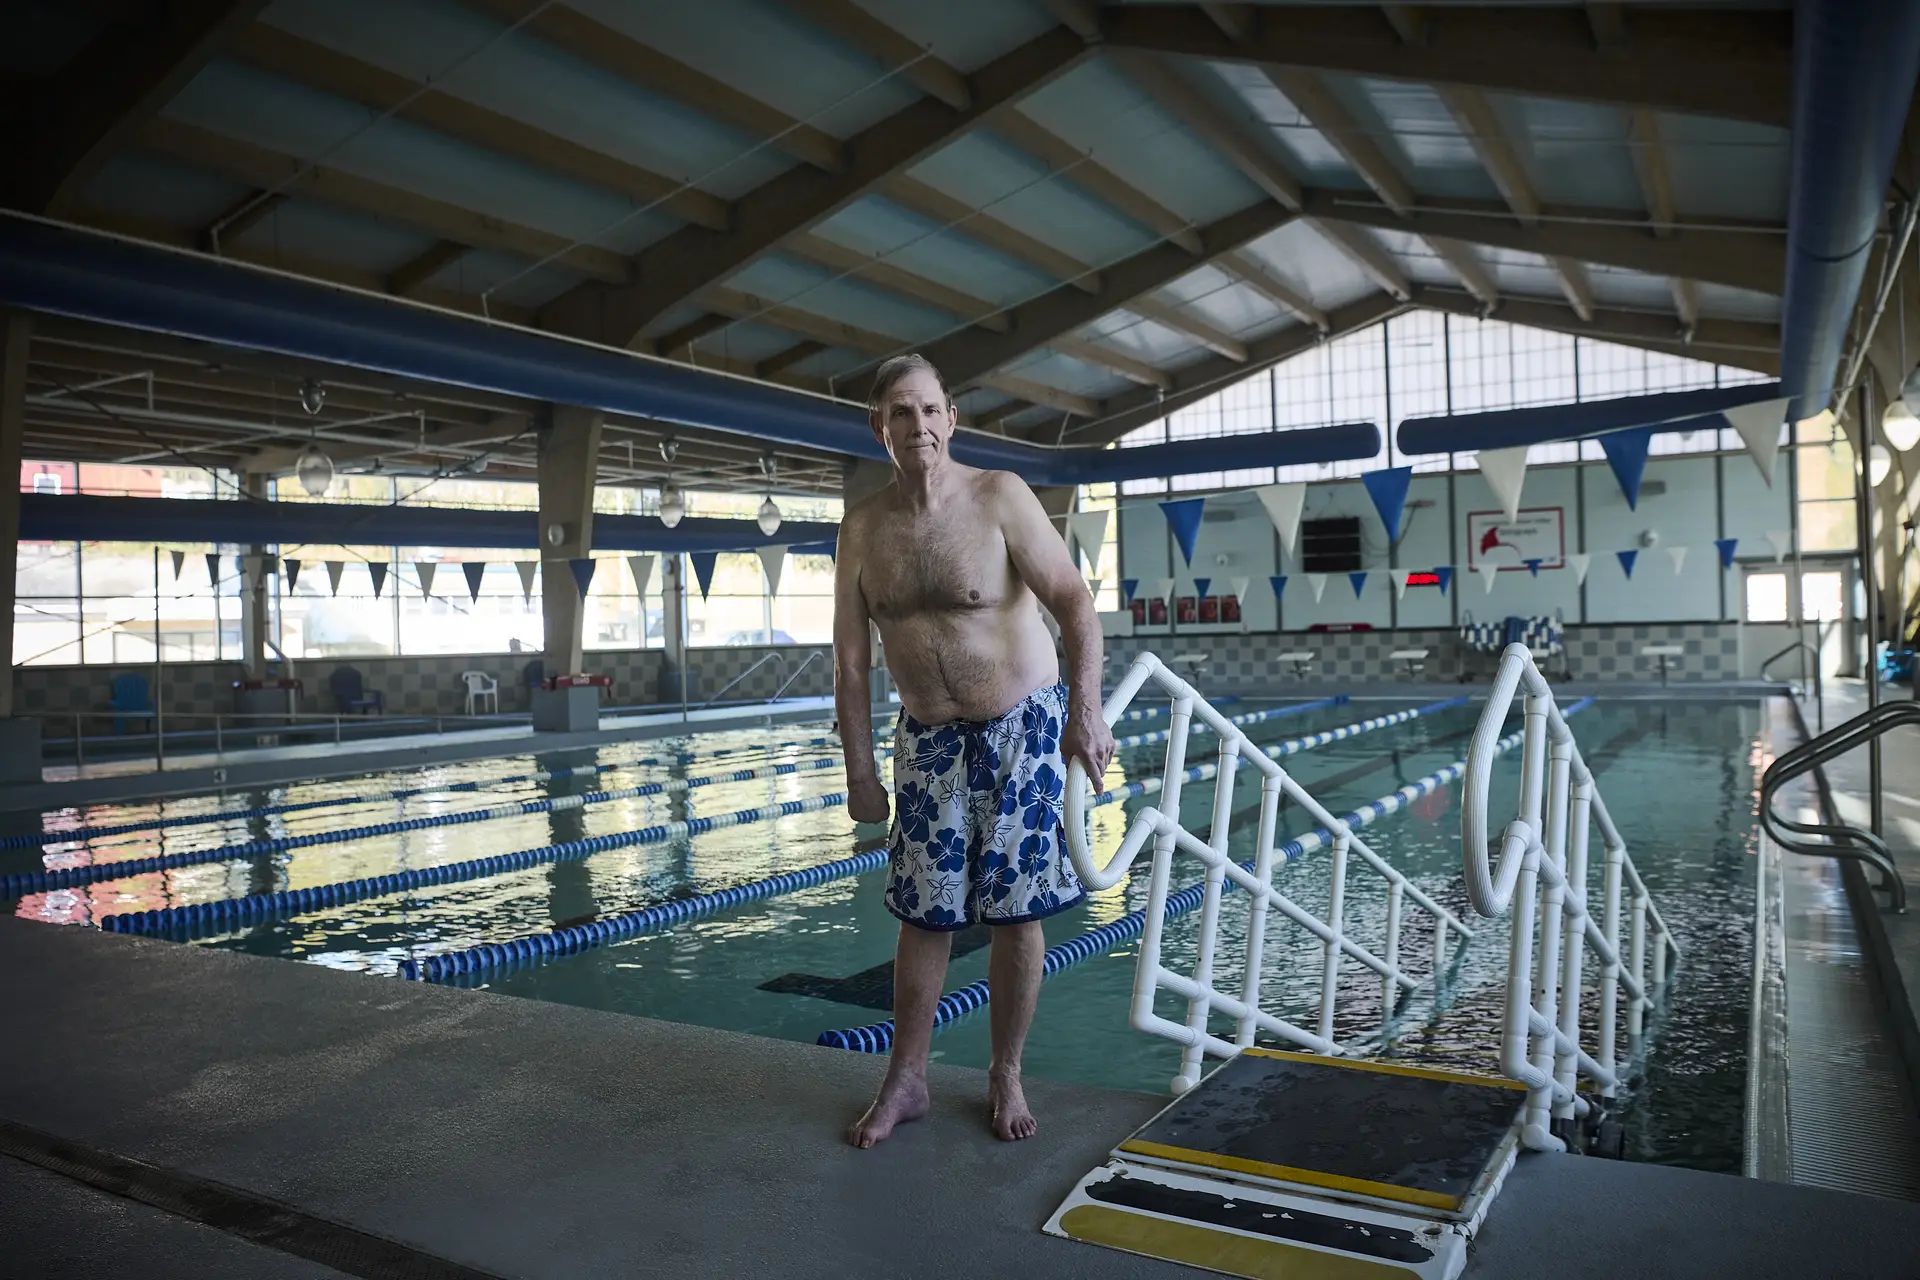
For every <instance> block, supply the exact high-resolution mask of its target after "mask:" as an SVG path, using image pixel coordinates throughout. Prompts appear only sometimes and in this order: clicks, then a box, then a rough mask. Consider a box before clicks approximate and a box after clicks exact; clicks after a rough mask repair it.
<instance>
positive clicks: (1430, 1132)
mask: <svg viewBox="0 0 1920 1280" xmlns="http://www.w3.org/2000/svg"><path fill="white" fill-rule="evenodd" d="M1525 1096H1526V1089H1525V1086H1523V1085H1520V1084H1518V1083H1517V1082H1515V1081H1510V1080H1500V1079H1493V1078H1489V1077H1482V1076H1469V1075H1464V1074H1461V1073H1458V1072H1450V1071H1435V1070H1429V1069H1427V1068H1424V1067H1408V1066H1401V1065H1398V1064H1393V1063H1373V1062H1359V1061H1354V1060H1349V1059H1341V1058H1324V1057H1318V1056H1316V1055H1312V1054H1299V1053H1287V1052H1283V1051H1280V1050H1274V1049H1246V1050H1243V1051H1242V1052H1241V1053H1240V1054H1239V1056H1237V1057H1235V1058H1233V1059H1231V1060H1229V1061H1228V1062H1227V1063H1226V1065H1225V1066H1222V1067H1221V1068H1220V1069H1219V1070H1217V1071H1215V1072H1214V1073H1213V1074H1212V1075H1210V1076H1208V1077H1207V1078H1206V1079H1205V1080H1203V1081H1201V1083H1200V1084H1199V1085H1198V1086H1197V1087H1196V1088H1195V1089H1193V1090H1192V1091H1191V1092H1189V1093H1187V1094H1186V1095H1185V1096H1183V1097H1181V1098H1180V1099H1178V1100H1177V1101H1175V1102H1174V1103H1173V1105H1171V1106H1169V1107H1168V1108H1167V1109H1166V1110H1165V1111H1162V1112H1161V1113H1160V1114H1159V1115H1158V1116H1155V1117H1154V1118H1153V1119H1152V1120H1150V1121H1148V1122H1147V1124H1146V1125H1145V1126H1144V1127H1142V1128H1141V1129H1140V1130H1139V1131H1138V1132H1136V1133H1135V1134H1134V1135H1133V1136H1132V1137H1131V1138H1129V1139H1127V1140H1126V1141H1125V1142H1123V1143H1121V1144H1120V1146H1119V1148H1118V1150H1117V1152H1116V1154H1118V1155H1121V1156H1127V1155H1132V1156H1136V1157H1142V1158H1146V1159H1151V1160H1158V1161H1168V1162H1172V1163H1175V1164H1181V1165H1189V1166H1198V1167H1200V1168H1206V1169H1217V1170H1221V1171H1223V1172H1227V1173H1240V1174H1248V1175H1251V1176H1255V1177H1260V1178H1269V1179H1273V1180H1275V1181H1279V1182H1286V1183H1294V1184H1298V1185H1302V1186H1308V1187H1320V1188H1325V1189H1327V1190H1330V1191H1338V1192H1346V1193H1349V1194H1354V1195H1363V1196H1371V1197H1375V1198H1378V1199H1382V1200H1391V1201H1397V1202H1400V1203H1403V1204H1412V1205H1420V1206H1423V1207H1426V1208H1430V1209H1440V1210H1448V1211H1453V1210H1458V1209H1460V1208H1461V1207H1462V1206H1463V1205H1464V1204H1465V1203H1466V1201H1467V1198H1468V1196H1469V1194H1470V1193H1471V1192H1472V1190H1473V1187H1474V1185H1475V1183H1476V1181H1477V1180H1479V1179H1480V1178H1481V1176H1482V1175H1483V1174H1484V1173H1485V1172H1486V1170H1487V1169H1488V1168H1489V1167H1490V1166H1491V1165H1492V1164H1493V1163H1494V1161H1496V1160H1497V1159H1499V1158H1500V1156H1501V1152H1502V1144H1503V1143H1504V1142H1505V1140H1506V1138H1507V1136H1508V1134H1509V1133H1510V1131H1511V1130H1512V1128H1513V1124H1514V1120H1515V1117H1516V1116H1517V1114H1518V1112H1519V1110H1520V1107H1521V1105H1522V1103H1523V1102H1524V1101H1525Z"/></svg>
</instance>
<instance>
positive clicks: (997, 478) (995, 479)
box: [973, 470, 1033, 499]
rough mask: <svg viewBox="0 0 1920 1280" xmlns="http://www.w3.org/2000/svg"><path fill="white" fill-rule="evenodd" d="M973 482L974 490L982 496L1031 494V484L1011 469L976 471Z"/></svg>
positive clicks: (1000, 496)
mask: <svg viewBox="0 0 1920 1280" xmlns="http://www.w3.org/2000/svg"><path fill="white" fill-rule="evenodd" d="M973 484H974V491H975V492H976V493H977V494H979V495H980V496H981V497H982V498H992V499H999V498H1007V497H1019V496H1021V495H1025V496H1027V497H1032V496H1033V486H1032V485H1029V484H1028V483H1027V482H1026V481H1025V480H1022V479H1021V478H1020V477H1019V476H1018V475H1017V474H1015V473H1014V472H1012V471H986V470H981V471H976V472H974V474H973Z"/></svg>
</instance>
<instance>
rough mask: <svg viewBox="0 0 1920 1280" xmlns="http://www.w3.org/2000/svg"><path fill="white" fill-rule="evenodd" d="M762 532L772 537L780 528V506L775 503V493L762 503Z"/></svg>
mask: <svg viewBox="0 0 1920 1280" xmlns="http://www.w3.org/2000/svg"><path fill="white" fill-rule="evenodd" d="M759 519H760V532H762V533H764V534H766V535H767V536H768V537H769V538H771V537H772V536H773V535H774V534H775V533H776V532H778V531H779V528H780V508H779V506H777V505H776V504H775V503H774V500H773V495H772V494H768V495H767V500H766V501H765V502H763V503H761V504H760V516H759Z"/></svg>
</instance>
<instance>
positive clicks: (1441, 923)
mask: <svg viewBox="0 0 1920 1280" xmlns="http://www.w3.org/2000/svg"><path fill="white" fill-rule="evenodd" d="M1149 683H1152V684H1153V685H1155V686H1157V688H1158V689H1159V690H1160V691H1161V692H1163V693H1165V694H1167V695H1168V696H1169V697H1170V698H1171V699H1172V713H1171V716H1170V717H1169V720H1168V725H1167V735H1168V737H1167V758H1166V767H1165V770H1164V776H1165V782H1164V783H1163V785H1162V787H1161V789H1160V794H1159V799H1158V801H1157V803H1156V804H1154V805H1152V806H1151V807H1148V808H1143V809H1141V810H1140V811H1139V812H1137V813H1136V814H1135V815H1134V817H1133V821H1132V823H1131V824H1130V825H1129V826H1128V828H1127V833H1126V835H1125V837H1124V838H1123V839H1122V840H1121V842H1120V846H1119V848H1118V849H1117V850H1116V851H1115V852H1114V854H1113V856H1112V857H1111V858H1109V859H1108V860H1107V861H1106V862H1105V863H1104V864H1103V865H1096V864H1095V863H1094V860H1093V854H1092V849H1091V842H1090V840H1089V838H1088V835H1087V809H1088V808H1089V807H1090V806H1089V804H1088V799H1087V777H1086V770H1085V768H1084V767H1083V766H1082V765H1081V764H1079V763H1078V762H1077V761H1076V762H1074V763H1073V764H1072V765H1070V766H1069V768H1068V775H1067V788H1066V813H1065V817H1064V823H1063V825H1064V826H1065V828H1066V838H1067V849H1068V854H1069V856H1070V857H1071V858H1072V859H1073V866H1074V870H1075V871H1076V872H1078V874H1079V876H1080V879H1081V881H1082V882H1083V883H1084V884H1085V885H1086V887H1087V888H1088V889H1089V890H1092V891H1096V892H1097V891H1099V890H1102V889H1107V888H1111V887H1112V886H1113V885H1116V884H1118V883H1119V882H1120V880H1121V879H1122V878H1123V877H1124V876H1125V875H1126V874H1127V871H1128V869H1129V868H1130V867H1131V866H1132V865H1133V862H1134V860H1135V858H1136V857H1138V855H1139V854H1140V852H1141V850H1142V849H1144V848H1145V847H1146V846H1147V843H1148V841H1150V840H1151V841H1152V844H1153V853H1152V857H1153V863H1152V868H1151V882H1150V889H1149V892H1148V900H1147V905H1146V908H1145V911H1144V915H1145V924H1144V928H1143V931H1142V933H1141V938H1140V958H1139V964H1138V968H1137V970H1136V976H1135V979H1134V989H1133V1004H1132V1012H1131V1018H1130V1021H1131V1022H1132V1025H1133V1026H1134V1027H1135V1028H1136V1029H1137V1030H1140V1031H1144V1032H1146V1033H1148V1034H1149V1035H1156V1036H1162V1037H1164V1038H1166V1039H1169V1040H1172V1041H1174V1042H1175V1043H1177V1044H1179V1045H1181V1046H1182V1050H1183V1052H1182V1055H1181V1062H1180V1071H1179V1074H1178V1075H1176V1076H1175V1077H1174V1079H1173V1081H1172V1085H1173V1089H1174V1092H1176V1093H1180V1092H1184V1091H1186V1090H1187V1089H1190V1088H1192V1087H1193V1086H1194V1085H1195V1084H1197V1083H1199V1080H1200V1066H1201V1063H1202V1061H1203V1059H1204V1058H1205V1056H1206V1055H1208V1054H1212V1055H1213V1056H1215V1057H1222V1058H1230V1057H1233V1056H1234V1055H1235V1054H1237V1053H1239V1052H1240V1050H1241V1049H1244V1048H1246V1047H1248V1046H1249V1045H1251V1044H1253V1042H1254V1037H1255V1035H1256V1034H1258V1033H1259V1032H1263V1031H1264V1032H1266V1033H1267V1034H1268V1035H1271V1036H1275V1037H1277V1038H1279V1039H1281V1040H1284V1041H1286V1042H1288V1043H1291V1044H1295V1045H1299V1046H1301V1047H1303V1048H1307V1049H1311V1050H1313V1051H1315V1052H1318V1053H1327V1054H1338V1053H1341V1052H1343V1049H1342V1046H1341V1045H1339V1044H1337V1043H1335V1041H1334V1039H1333V1035H1334V1005H1335V1001H1336V999H1337V998H1338V994H1339V988H1340V968H1341V964H1342V962H1343V960H1345V959H1348V958H1351V959H1352V960H1354V961H1357V962H1358V963H1359V964H1361V965H1363V966H1364V967H1366V968H1367V969H1370V970H1372V971H1373V972H1374V973H1375V974H1376V975H1378V976H1379V978H1380V981H1381V991H1382V1001H1383V1011H1382V1019H1383V1022H1384V1023H1388V1024H1390V1023H1391V1021H1392V1019H1393V1016H1394V1013H1395V1009H1396V1006H1397V1005H1398V1003H1399V1000H1400V998H1402V997H1403V996H1404V995H1405V994H1406V993H1408V992H1411V991H1413V990H1416V989H1418V988H1420V987H1422V986H1425V985H1427V984H1428V983H1430V982H1437V980H1438V979H1439V977H1440V975H1441V974H1442V973H1443V972H1444V970H1445V967H1446V963H1447V957H1448V954H1449V945H1448V944H1449V939H1450V938H1451V937H1453V936H1455V935H1458V936H1459V937H1460V938H1462V939H1468V938H1471V937H1472V936H1473V930H1472V929H1470V928H1468V927H1467V925H1466V924H1465V923H1464V922H1462V921H1461V920H1460V919H1458V918H1457V917H1456V916H1454V915H1453V913H1452V912H1450V911H1448V910H1447V909H1446V908H1445V907H1443V906H1441V905H1440V904H1439V903H1437V902H1435V901H1434V900H1433V899H1432V898H1430V897H1429V896H1428V895H1427V894H1426V893H1424V892H1422V891H1421V890H1420V889H1419V887H1418V886H1416V885H1414V884H1413V883H1412V882H1411V881H1410V880H1408V879H1407V878H1406V877H1405V876H1403V875H1401V874H1400V873H1399V872H1398V871H1396V870H1394V868H1393V867H1391V866H1389V865H1388V864H1387V862H1386V861H1385V859H1383V858H1382V857H1380V855H1379V854H1378V853H1376V852H1375V851H1374V850H1373V849H1372V848H1371V847H1370V846H1369V845H1368V844H1367V842H1366V841H1364V840H1362V839H1361V838H1360V837H1359V836H1358V835H1357V834H1355V831H1354V828H1353V824H1350V823H1348V822H1347V821H1346V820H1343V819H1341V818H1338V817H1335V816H1334V815H1333V814H1332V813H1330V812H1328V811H1327V809H1326V808H1325V807H1323V806H1322V805H1321V804H1320V802H1319V801H1317V800H1315V799H1314V798H1313V797H1312V796H1311V795H1309V794H1308V793H1307V792H1306V790H1305V789H1304V788H1302V787H1301V786H1300V784H1299V783H1297V782H1295V781H1294V780H1293V778H1292V777H1291V776H1290V775H1289V774H1288V773H1287V771H1286V769H1284V768H1283V767H1281V765H1280V764H1279V762H1278V761H1277V760H1275V759H1273V758H1271V757H1269V756H1268V755H1267V754H1266V753H1265V752H1264V751H1263V750H1262V749H1261V748H1260V747H1258V746H1256V745H1254V744H1253V743H1252V742H1250V741H1248V739H1247V737H1246V734H1245V733H1244V732H1243V731H1242V730H1241V728H1240V726H1239V725H1237V724H1235V723H1234V722H1233V720H1232V719H1230V718H1229V717H1227V716H1224V715H1222V714H1221V713H1220V712H1219V711H1218V710H1217V709H1216V708H1214V707H1213V706H1212V705H1211V704H1210V703H1208V702H1207V701H1206V699H1204V698H1202V697H1201V696H1200V695H1199V693H1197V692H1196V691H1195V690H1194V688H1193V686H1192V685H1190V684H1188V683H1187V682H1186V681H1185V680H1183V679H1181V678H1180V677H1179V676H1177V675H1175V674H1173V672H1171V671H1169V670H1168V669H1167V668H1166V666H1165V665H1164V664H1162V663H1161V661H1160V660H1159V659H1158V658H1156V657H1155V656H1154V655H1152V654H1151V653H1145V654H1141V655H1140V657H1139V658H1138V659H1136V660H1135V662H1134V663H1133V666H1132V667H1131V668H1130V669H1129V670H1128V672H1127V674H1126V676H1125V677H1124V678H1123V679H1122V680H1121V681H1120V685H1119V687H1118V688H1116V689H1115V690H1114V692H1113V694H1112V696H1111V697H1109V698H1108V699H1107V703H1106V706H1105V708H1104V714H1105V716H1106V719H1107V721H1108V723H1113V722H1114V721H1116V720H1118V719H1119V718H1120V716H1121V715H1122V713H1124V712H1125V711H1126V709H1127V706H1128V704H1129V703H1131V702H1132V701H1133V699H1134V698H1135V696H1136V695H1138V694H1139V693H1140V691H1141V690H1142V689H1143V688H1144V687H1145V686H1146V685H1147V684H1149ZM1196 717H1197V718H1198V719H1199V720H1200V722H1201V723H1202V724H1204V725H1205V726H1206V727H1207V728H1209V729H1211V730H1212V731H1213V732H1214V733H1216V734H1218V735H1219V739H1220V741H1219V747H1218V764H1217V765H1216V766H1215V768H1214V770H1213V780H1214V805H1213V820H1212V824H1211V829H1210V831H1209V833H1208V836H1207V838H1206V839H1204V840H1203V839H1201V838H1200V837H1199V836H1196V835H1194V834H1193V833H1192V832H1190V831H1188V830H1187V829H1186V828H1185V827H1184V826H1182V825H1181V822H1180V797H1181V791H1182V786H1181V784H1182V781H1183V779H1184V777H1185V775H1186V774H1187V762H1186V753H1187V738H1188V733H1189V730H1190V729H1191V728H1192V727H1194V726H1193V721H1194V719H1195V718H1196ZM1243 764H1244V765H1246V766H1249V767H1251V768H1253V769H1255V770H1257V771H1258V772H1259V773H1260V775H1261V777H1260V809H1259V813H1260V817H1259V828H1258V837H1257V841H1256V844H1255V854H1254V857H1253V859H1252V860H1251V862H1236V861H1235V860H1234V859H1233V858H1232V856H1231V855H1230V854H1229V853H1228V851H1227V843H1228V837H1229V834H1230V833H1229V831H1228V824H1229V821H1230V819H1231V817H1232V810H1233V804H1232V800H1233V786H1234V779H1235V777H1236V775H1237V774H1238V771H1239V769H1240V768H1241V767H1242V765H1243ZM1282 797H1285V798H1287V799H1289V800H1291V801H1293V802H1294V803H1295V804H1297V805H1299V806H1300V807H1301V808H1302V809H1304V810H1306V812H1307V813H1309V814H1311V815H1312V817H1313V818H1314V819H1315V820H1316V821H1317V822H1319V823H1320V824H1321V826H1322V827H1324V828H1325V829H1326V830H1327V831H1328V832H1329V833H1331V840H1330V844H1331V849H1332V853H1331V856H1330V857H1329V859H1328V862H1327V866H1328V877H1329V894H1328V906H1327V914H1326V918H1325V919H1321V918H1319V917H1317V916H1315V915H1313V914H1312V913H1311V912H1309V911H1307V910H1305V909H1304V908H1302V907H1301V906H1299V905H1298V904H1297V903H1295V902H1294V901H1293V900H1292V899H1291V898H1290V897H1288V896H1287V895H1286V894H1284V893H1282V892H1281V891H1280V890H1279V889H1277V888H1275V887H1274V885H1273V874H1274V871H1275V862H1276V857H1275V848H1274V833H1275V829H1276V827H1277V825H1278V817H1279V809H1280V801H1281V798H1282ZM1176 855H1184V856H1186V857H1189V858H1192V859H1194V860H1195V861H1197V862H1199V863H1200V864H1201V865H1202V866H1203V867H1204V868H1205V873H1206V879H1205V882H1204V885H1205V887H1204V896H1203V898H1202V900H1201V905H1200V924H1199V946H1198V952H1197V958H1196V961H1195V966H1194V970H1193V972H1192V973H1190V974H1184V973H1178V972H1175V971H1174V970H1172V969H1170V968H1168V967H1167V966H1166V965H1165V964H1163V963H1162V962H1161V942H1162V934H1163V931H1164V927H1165V920H1166V908H1167V899H1168V895H1169V892H1170V886H1171V882H1172V875H1173V864H1174V859H1175V856H1176ZM1356 858H1357V859H1358V861H1360V862H1361V863H1363V864H1364V865H1365V866H1366V867H1368V868H1369V869H1371V870H1372V871H1373V872H1374V873H1376V874H1377V875H1379V876H1381V877H1382V878H1384V879H1385V880H1386V881H1387V884H1388V904H1387V921H1386V930H1385V934H1386V936H1385V940H1384V943H1383V945H1382V946H1381V948H1380V953H1379V954H1376V953H1375V952H1374V951H1371V950H1369V949H1367V948H1366V947H1364V946H1362V945H1361V944H1360V943H1359V942H1357V941H1355V940H1354V938H1353V937H1352V936H1351V935H1350V934H1349V933H1348V932H1347V930H1346V926H1345V923H1344V914H1345V911H1344V904H1345V886H1346V879H1347V871H1348V868H1349V863H1350V862H1351V861H1352V860H1354V859H1356ZM1229 882H1231V883H1232V884H1233V885H1234V886H1236V887H1238V888H1240V889H1243V890H1245V891H1246V901H1247V903H1248V908H1247V910H1248V921H1247V933H1246V947H1245V951H1244V957H1243V968H1242V972H1241V973H1240V975H1239V978H1238V983H1237V991H1236V992H1234V993H1230V992H1228V991H1224V990H1222V989H1221V986H1222V985H1223V983H1224V982H1225V981H1226V979H1225V978H1224V976H1223V975H1221V974H1217V973H1216V968H1215V951H1216V949H1217V943H1218V939H1219V932H1220V901H1221V897H1222V895H1223V891H1224V889H1225V888H1226V886H1227V884H1228V883H1229ZM1408 906H1411V907H1413V908H1415V909H1418V910H1420V911H1423V912H1425V913H1427V914H1428V915H1429V916H1431V917H1432V918H1433V921H1434V946H1433V958H1432V964H1431V966H1430V967H1429V968H1428V971H1427V972H1426V973H1424V974H1418V975H1416V974H1413V973H1409V972H1408V971H1407V970H1406V969H1405V968H1404V967H1403V966H1402V964H1401V962H1400V934H1401V915H1402V912H1403V910H1405V909H1406V908H1407V907H1408ZM1272 910H1278V911H1279V912H1280V913H1281V914H1282V915H1283V916H1285V917H1286V918H1287V919H1288V920H1291V921H1292V922H1294V923H1295V924H1297V925H1299V926H1300V927H1301V928H1303V929H1305V930H1306V931H1307V932H1309V933H1311V934H1312V935H1313V936H1314V937H1316V938H1318V939H1319V941H1320V947H1321V956H1322V981H1321V990H1320V1000H1319V1009H1318V1018H1317V1022H1316V1026H1315V1027H1314V1029H1312V1030H1308V1029H1307V1028H1304V1027H1300V1026H1296V1025H1294V1024H1293V1023H1291V1022H1288V1021H1286V1020H1285V1019H1283V1018H1280V1017H1278V1016H1276V1015H1274V1014H1272V1013H1269V1012H1267V1011H1266V1010H1264V1009H1263V1008H1261V1005H1260V987H1261V971H1262V960H1263V954H1264V950H1265V944H1266V926H1267V916H1268V914H1269V912H1270V911H1272ZM1161 991H1168V992H1172V993H1173V994H1175V995H1177V996H1179V997H1181V998H1183V999H1184V1000H1186V1002H1187V1018H1186V1021H1185V1022H1175V1021H1173V1020H1172V1019H1169V1018H1164V1017H1162V1016H1160V1015H1159V1014H1158V1013H1156V1012H1155V1011H1154V1000H1155V998H1156V996H1158V994H1159V993H1160V992H1161ZM1216 1011H1217V1012H1220V1013H1223V1014H1225V1015H1227V1016H1229V1017H1231V1018H1233V1019H1235V1020H1236V1022H1237V1023H1238V1026H1237V1029H1236V1033H1235V1037H1234V1039H1233V1040H1232V1041H1228V1040H1225V1039H1222V1038H1221V1037H1219V1036H1217V1035H1215V1034H1213V1032H1212V1031H1210V1030H1209V1028H1208V1020H1209V1018H1210V1016H1211V1015H1212V1014H1213V1013H1215V1012H1216Z"/></svg>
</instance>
